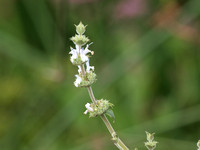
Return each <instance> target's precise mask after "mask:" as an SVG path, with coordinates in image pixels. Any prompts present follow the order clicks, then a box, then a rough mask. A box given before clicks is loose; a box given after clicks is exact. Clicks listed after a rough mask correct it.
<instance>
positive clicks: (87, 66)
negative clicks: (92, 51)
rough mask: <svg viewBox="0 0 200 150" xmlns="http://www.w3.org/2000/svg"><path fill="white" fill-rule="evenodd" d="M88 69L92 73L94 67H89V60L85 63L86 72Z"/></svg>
mask: <svg viewBox="0 0 200 150" xmlns="http://www.w3.org/2000/svg"><path fill="white" fill-rule="evenodd" d="M90 69H92V70H93V71H94V66H90V63H89V60H88V61H87V62H86V71H87V72H89V71H90Z"/></svg>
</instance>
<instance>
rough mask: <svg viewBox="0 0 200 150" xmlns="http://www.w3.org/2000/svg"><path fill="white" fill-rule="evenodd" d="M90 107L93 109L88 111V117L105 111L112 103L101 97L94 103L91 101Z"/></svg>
mask: <svg viewBox="0 0 200 150" xmlns="http://www.w3.org/2000/svg"><path fill="white" fill-rule="evenodd" d="M90 107H92V108H93V111H91V112H90V115H89V117H96V116H100V115H102V114H104V113H106V111H107V110H108V109H110V108H112V107H113V104H112V103H110V102H109V101H108V100H103V99H101V100H97V103H96V104H94V103H92V104H91V105H90Z"/></svg>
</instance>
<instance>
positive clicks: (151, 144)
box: [145, 141, 158, 150]
mask: <svg viewBox="0 0 200 150" xmlns="http://www.w3.org/2000/svg"><path fill="white" fill-rule="evenodd" d="M157 143H158V142H156V141H153V142H145V146H146V148H147V149H148V150H154V149H155V148H156V144H157Z"/></svg>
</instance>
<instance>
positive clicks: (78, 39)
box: [70, 34, 89, 46]
mask: <svg viewBox="0 0 200 150" xmlns="http://www.w3.org/2000/svg"><path fill="white" fill-rule="evenodd" d="M70 40H72V41H73V42H74V44H77V45H79V46H83V45H85V44H86V43H87V42H89V39H88V37H86V36H85V35H77V34H76V35H75V36H73V37H71V39H70Z"/></svg>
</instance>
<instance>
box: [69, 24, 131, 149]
mask: <svg viewBox="0 0 200 150" xmlns="http://www.w3.org/2000/svg"><path fill="white" fill-rule="evenodd" d="M75 27H76V33H77V34H76V35H75V36H73V37H72V38H71V40H72V41H73V43H74V44H75V48H72V47H71V51H70V52H69V54H71V58H70V61H71V62H72V64H73V65H75V66H77V67H78V74H76V75H75V77H76V80H75V82H74V85H75V86H76V87H84V88H87V90H88V93H89V95H90V98H91V100H92V102H91V103H87V104H86V105H85V107H86V111H85V112H84V114H85V115H86V114H87V113H89V117H101V119H102V120H103V122H104V123H105V125H106V127H107V128H108V131H109V132H110V134H111V136H112V140H113V141H114V144H115V145H116V146H117V148H118V149H120V150H128V147H127V146H126V145H125V144H124V143H123V142H122V141H121V140H120V138H119V137H118V135H117V133H116V132H115V130H114V129H113V127H112V125H111V123H110V122H109V120H108V119H107V117H106V114H107V115H109V116H110V117H112V118H114V113H113V111H112V107H113V104H112V103H110V102H109V101H108V100H105V99H96V98H95V96H94V94H93V90H92V87H91V85H92V84H93V83H94V82H95V81H96V74H95V72H94V66H90V63H89V60H90V57H91V56H92V55H94V52H93V51H91V50H89V46H90V44H92V43H90V44H88V42H89V39H88V37H86V36H85V35H84V33H85V31H86V26H85V25H83V24H82V23H81V22H80V23H79V25H75Z"/></svg>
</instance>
